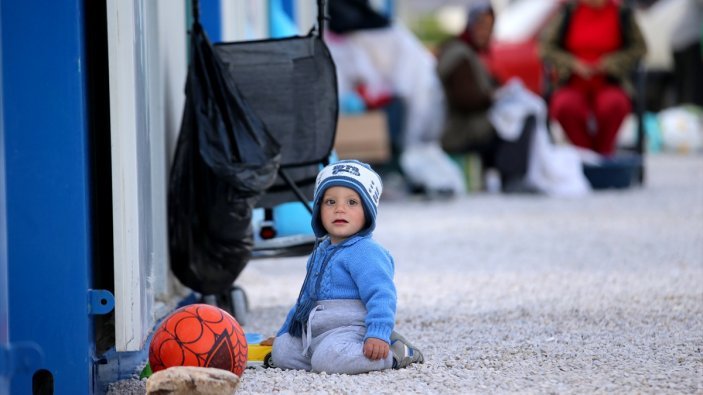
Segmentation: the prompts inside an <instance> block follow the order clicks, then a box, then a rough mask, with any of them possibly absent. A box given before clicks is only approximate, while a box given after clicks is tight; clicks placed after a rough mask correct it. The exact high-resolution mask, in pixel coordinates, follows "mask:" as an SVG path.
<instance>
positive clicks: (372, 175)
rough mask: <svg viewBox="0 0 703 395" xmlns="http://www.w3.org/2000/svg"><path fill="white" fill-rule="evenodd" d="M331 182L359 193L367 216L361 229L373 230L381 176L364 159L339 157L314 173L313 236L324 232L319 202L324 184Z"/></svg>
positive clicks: (324, 188)
mask: <svg viewBox="0 0 703 395" xmlns="http://www.w3.org/2000/svg"><path fill="white" fill-rule="evenodd" d="M334 186H340V187H347V188H351V189H353V190H355V191H356V193H358V194H359V196H360V197H361V200H362V206H363V207H364V215H365V217H366V225H365V227H364V229H363V231H362V233H370V232H372V231H373V230H374V228H375V227H376V213H377V212H378V201H379V200H380V199H381V192H383V184H382V183H381V177H379V176H378V174H377V173H376V172H375V171H373V169H371V166H369V165H368V164H366V163H363V162H359V161H358V160H341V161H339V162H335V163H332V164H330V165H327V166H326V167H325V168H324V169H322V170H321V171H320V173H319V174H318V175H317V181H316V182H315V195H314V197H313V206H312V221H311V223H312V230H313V232H315V236H317V237H322V236H324V235H326V234H327V231H326V230H325V228H324V227H323V226H322V223H321V222H320V204H321V200H322V197H323V196H324V195H325V191H326V190H327V188H330V187H334Z"/></svg>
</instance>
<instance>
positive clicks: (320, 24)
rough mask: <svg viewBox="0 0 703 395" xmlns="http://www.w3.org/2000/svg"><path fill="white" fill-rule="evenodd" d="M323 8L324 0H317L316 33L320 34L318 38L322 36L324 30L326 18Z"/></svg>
mask: <svg viewBox="0 0 703 395" xmlns="http://www.w3.org/2000/svg"><path fill="white" fill-rule="evenodd" d="M325 8H326V7H325V0H317V35H318V36H320V39H322V38H323V37H322V36H323V34H324V33H323V32H324V31H325V19H327V15H326V14H325Z"/></svg>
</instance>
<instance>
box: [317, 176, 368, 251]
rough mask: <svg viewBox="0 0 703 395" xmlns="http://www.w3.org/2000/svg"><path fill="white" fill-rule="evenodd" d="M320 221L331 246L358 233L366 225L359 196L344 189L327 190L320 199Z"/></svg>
mask: <svg viewBox="0 0 703 395" xmlns="http://www.w3.org/2000/svg"><path fill="white" fill-rule="evenodd" d="M320 221H321V222H322V226H323V227H324V228H325V230H326V231H327V233H329V235H330V241H331V242H332V243H333V244H336V243H339V242H340V241H344V240H346V239H347V238H349V237H350V236H353V235H354V234H356V233H358V232H359V231H360V230H361V229H362V228H363V227H364V224H365V223H366V217H365V216H364V206H363V205H362V203H361V198H360V197H359V194H358V193H356V191H354V190H353V189H351V188H346V187H331V188H329V189H327V190H326V191H325V194H324V195H323V197H322V202H321V207H320Z"/></svg>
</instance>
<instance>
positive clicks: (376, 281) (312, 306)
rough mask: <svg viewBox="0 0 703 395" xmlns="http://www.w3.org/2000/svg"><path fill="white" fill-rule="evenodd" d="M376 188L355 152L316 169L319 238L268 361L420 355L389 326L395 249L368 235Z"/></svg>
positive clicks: (348, 361)
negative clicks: (353, 157) (351, 155)
mask: <svg viewBox="0 0 703 395" xmlns="http://www.w3.org/2000/svg"><path fill="white" fill-rule="evenodd" d="M382 189H383V185H382V184H381V179H380V177H379V176H378V174H376V172H374V171H373V170H372V169H371V167H370V166H369V165H367V164H365V163H362V162H359V161H356V160H344V161H340V162H336V163H333V164H331V165H329V166H327V167H325V168H324V169H322V170H321V171H320V173H319V174H318V176H317V181H316V185H315V194H314V197H313V212H312V229H313V231H314V233H315V236H317V238H318V242H316V245H315V249H314V251H313V253H312V255H311V256H310V258H309V260H308V263H307V272H306V275H305V281H304V282H303V286H302V287H301V290H300V294H299V296H298V300H297V302H296V304H295V306H293V308H292V309H291V310H290V312H289V313H288V316H287V318H286V321H285V323H284V324H283V326H282V327H281V329H280V330H279V332H278V334H277V335H276V338H275V341H274V342H273V350H272V358H271V359H272V365H274V366H276V367H279V368H282V369H303V370H307V371H314V372H327V373H345V374H357V373H365V372H370V371H374V370H382V369H389V368H395V369H400V368H404V367H406V366H408V365H410V364H411V363H416V362H419V363H422V362H424V357H423V355H422V353H421V352H420V351H419V350H417V349H416V348H415V347H414V346H413V345H411V344H410V343H408V341H407V340H405V339H404V338H403V337H402V336H400V335H398V334H397V333H396V332H395V331H394V330H393V328H394V324H395V313H396V299H397V298H396V289H395V284H394V282H393V272H394V262H393V257H391V255H390V254H389V253H388V251H386V249H384V248H383V247H381V245H379V244H378V243H377V242H376V241H374V240H373V239H372V238H371V233H372V232H373V230H374V228H375V226H376V213H377V209H378V202H379V199H380V197H381V192H382ZM321 238H322V239H321ZM320 240H321V241H320Z"/></svg>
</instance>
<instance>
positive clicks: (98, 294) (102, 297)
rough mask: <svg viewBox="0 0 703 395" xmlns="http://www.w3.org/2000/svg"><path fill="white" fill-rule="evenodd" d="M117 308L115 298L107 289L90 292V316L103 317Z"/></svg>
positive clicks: (91, 290)
mask: <svg viewBox="0 0 703 395" xmlns="http://www.w3.org/2000/svg"><path fill="white" fill-rule="evenodd" d="M114 308H115V297H114V296H113V295H112V292H110V291H108V290H105V289H90V290H88V314H90V315H103V314H107V313H109V312H111V311H112V309H114Z"/></svg>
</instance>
